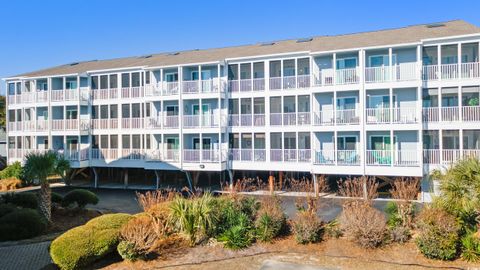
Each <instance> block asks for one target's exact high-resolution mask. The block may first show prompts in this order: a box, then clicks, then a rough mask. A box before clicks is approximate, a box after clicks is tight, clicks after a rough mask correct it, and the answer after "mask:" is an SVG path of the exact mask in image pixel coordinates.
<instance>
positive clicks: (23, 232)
mask: <svg viewBox="0 0 480 270" xmlns="http://www.w3.org/2000/svg"><path fill="white" fill-rule="evenodd" d="M46 227H47V222H46V221H45V219H44V218H43V217H42V215H40V213H38V211H36V210H33V209H28V208H19V209H15V210H13V211H11V212H9V213H8V214H5V215H4V216H2V217H0V241H6V240H19V239H26V238H31V237H34V236H37V235H39V234H40V233H42V232H43V231H44V230H45V229H46Z"/></svg>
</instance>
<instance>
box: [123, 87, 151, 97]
mask: <svg viewBox="0 0 480 270" xmlns="http://www.w3.org/2000/svg"><path fill="white" fill-rule="evenodd" d="M144 95H145V88H144V87H143V86H135V87H123V88H122V89H121V97H122V98H141V97H144Z"/></svg>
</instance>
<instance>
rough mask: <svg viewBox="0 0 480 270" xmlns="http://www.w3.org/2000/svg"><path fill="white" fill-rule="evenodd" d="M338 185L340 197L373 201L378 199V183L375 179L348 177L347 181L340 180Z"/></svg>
mask: <svg viewBox="0 0 480 270" xmlns="http://www.w3.org/2000/svg"><path fill="white" fill-rule="evenodd" d="M337 183H338V193H339V194H340V196H343V197H349V198H363V199H364V200H373V199H375V198H377V197H378V183H377V182H376V181H375V177H368V176H362V177H354V178H351V177H348V178H347V179H346V180H342V179H340V180H339V181H338V182H337Z"/></svg>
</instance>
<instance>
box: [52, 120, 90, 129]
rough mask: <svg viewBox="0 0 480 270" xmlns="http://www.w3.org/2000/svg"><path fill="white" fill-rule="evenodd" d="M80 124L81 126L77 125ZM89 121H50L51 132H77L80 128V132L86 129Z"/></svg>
mask: <svg viewBox="0 0 480 270" xmlns="http://www.w3.org/2000/svg"><path fill="white" fill-rule="evenodd" d="M79 123H81V124H79ZM88 123H89V121H88V120H87V119H82V120H78V119H53V120H52V131H61V130H79V128H80V127H82V130H84V129H85V127H86V128H88Z"/></svg>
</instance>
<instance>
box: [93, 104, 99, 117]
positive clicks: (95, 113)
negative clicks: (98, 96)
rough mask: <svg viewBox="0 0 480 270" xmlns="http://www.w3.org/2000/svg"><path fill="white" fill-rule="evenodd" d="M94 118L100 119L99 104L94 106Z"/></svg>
mask: <svg viewBox="0 0 480 270" xmlns="http://www.w3.org/2000/svg"><path fill="white" fill-rule="evenodd" d="M92 119H98V105H95V106H92Z"/></svg>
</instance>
